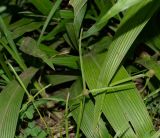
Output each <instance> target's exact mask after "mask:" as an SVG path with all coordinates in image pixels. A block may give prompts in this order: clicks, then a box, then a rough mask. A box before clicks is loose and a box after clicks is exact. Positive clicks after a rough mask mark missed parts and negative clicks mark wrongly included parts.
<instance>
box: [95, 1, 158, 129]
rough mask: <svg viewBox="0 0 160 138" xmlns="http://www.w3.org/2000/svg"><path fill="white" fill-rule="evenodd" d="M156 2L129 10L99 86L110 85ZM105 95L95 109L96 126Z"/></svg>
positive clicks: (151, 13) (99, 78)
mask: <svg viewBox="0 0 160 138" xmlns="http://www.w3.org/2000/svg"><path fill="white" fill-rule="evenodd" d="M155 4H157V1H153V2H150V1H144V2H142V3H140V4H139V5H138V6H137V5H136V6H135V7H133V8H131V9H129V10H128V12H127V13H126V15H125V17H124V19H123V21H122V23H121V26H120V28H119V30H118V31H117V33H116V35H115V37H114V40H113V42H112V43H111V45H110V48H109V50H108V53H107V55H106V57H105V59H104V63H103V67H102V69H101V73H100V75H99V77H98V83H97V87H98V88H101V87H103V86H105V85H109V83H110V82H111V80H112V79H113V76H114V74H115V73H116V71H117V69H118V68H119V66H120V64H121V62H122V60H123V59H124V57H125V55H126V53H127V52H128V50H129V49H130V48H131V46H132V44H133V42H134V41H135V39H136V38H137V36H138V35H139V33H140V32H141V30H142V29H143V28H144V26H145V25H146V23H147V22H148V21H149V19H150V18H151V16H152V15H153V13H154V12H155V11H156V9H157V8H158V7H159V6H157V7H155ZM157 5H158V4H157ZM151 8H154V10H152V12H151V11H150V9H151ZM104 97H105V94H102V95H99V96H98V98H99V99H97V101H96V104H95V110H94V115H95V122H94V127H96V124H97V123H98V119H99V117H100V114H101V110H102V107H103V102H104Z"/></svg>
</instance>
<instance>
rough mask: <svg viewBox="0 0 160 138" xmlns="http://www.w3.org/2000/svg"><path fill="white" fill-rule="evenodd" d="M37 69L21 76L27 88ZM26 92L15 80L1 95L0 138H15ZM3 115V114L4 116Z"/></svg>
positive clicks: (29, 70)
mask: <svg viewBox="0 0 160 138" xmlns="http://www.w3.org/2000/svg"><path fill="white" fill-rule="evenodd" d="M36 71H37V69H35V68H29V69H27V70H26V71H25V72H24V73H22V74H21V75H20V78H21V79H22V81H23V83H24V84H25V85H26V86H27V85H28V83H29V82H30V80H31V78H32V77H33V76H34V74H35V73H36ZM23 95H24V90H23V88H22V87H21V86H20V84H19V83H18V82H17V81H16V80H13V81H11V82H10V83H9V84H8V85H7V86H6V87H5V88H4V89H3V91H2V92H1V93H0V101H1V103H2V104H0V112H1V114H0V118H1V119H0V136H1V138H14V134H15V130H16V125H17V120H18V114H19V110H20V106H21V102H22V99H23ZM2 113H3V114H2Z"/></svg>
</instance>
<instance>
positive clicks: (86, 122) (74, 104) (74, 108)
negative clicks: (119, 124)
mask: <svg viewBox="0 0 160 138" xmlns="http://www.w3.org/2000/svg"><path fill="white" fill-rule="evenodd" d="M82 91H83V86H82V81H81V80H80V79H78V80H77V81H76V82H75V83H74V84H73V85H72V87H71V89H70V94H71V95H70V98H71V99H72V98H75V97H77V96H78V95H80V94H81V92H82ZM80 102H81V99H77V100H74V101H70V102H69V108H70V111H71V114H72V116H73V118H74V120H75V121H76V123H78V116H79V110H80V109H79V108H80ZM93 108H94V104H93V102H92V101H91V100H90V99H89V98H86V102H85V106H84V111H83V117H82V121H81V126H80V129H81V130H82V132H83V133H84V135H85V136H86V137H88V138H99V137H101V138H110V137H111V136H110V134H109V133H108V131H107V129H106V127H105V123H104V122H103V121H102V119H100V120H99V129H96V130H95V131H93V129H92V122H93V120H94V115H93Z"/></svg>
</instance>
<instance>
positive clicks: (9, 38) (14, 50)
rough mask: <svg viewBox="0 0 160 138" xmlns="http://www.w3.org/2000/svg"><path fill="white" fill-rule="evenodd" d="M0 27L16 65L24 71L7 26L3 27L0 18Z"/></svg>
mask: <svg viewBox="0 0 160 138" xmlns="http://www.w3.org/2000/svg"><path fill="white" fill-rule="evenodd" d="M0 27H1V29H2V30H3V32H4V34H5V37H6V39H7V41H8V43H9V45H10V48H11V49H12V51H13V52H14V54H15V57H16V61H17V63H18V64H19V65H20V67H21V68H22V69H23V70H24V69H26V65H25V64H24V61H23V59H22V58H21V57H20V55H19V53H18V50H17V48H16V45H15V43H14V41H13V39H12V37H11V32H9V30H8V29H7V26H6V25H5V23H4V21H3V19H2V17H0Z"/></svg>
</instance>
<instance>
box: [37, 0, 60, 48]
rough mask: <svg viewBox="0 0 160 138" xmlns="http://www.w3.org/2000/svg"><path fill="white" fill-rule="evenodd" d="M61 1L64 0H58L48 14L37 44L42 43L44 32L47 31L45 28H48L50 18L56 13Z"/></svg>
mask: <svg viewBox="0 0 160 138" xmlns="http://www.w3.org/2000/svg"><path fill="white" fill-rule="evenodd" d="M61 2H62V0H57V1H56V2H55V4H54V5H53V7H52V9H51V11H50V12H49V14H48V16H47V19H46V21H45V23H44V26H43V28H42V31H41V33H40V36H39V38H38V41H37V46H39V45H40V43H41V39H42V36H43V34H44V32H45V30H46V28H47V26H48V24H49V22H50V20H51V19H52V16H53V15H54V14H55V12H56V10H57V9H58V7H59V6H60V4H61ZM41 3H42V2H41Z"/></svg>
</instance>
